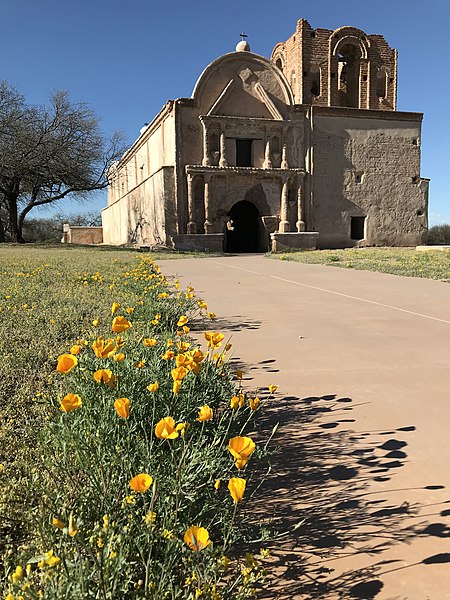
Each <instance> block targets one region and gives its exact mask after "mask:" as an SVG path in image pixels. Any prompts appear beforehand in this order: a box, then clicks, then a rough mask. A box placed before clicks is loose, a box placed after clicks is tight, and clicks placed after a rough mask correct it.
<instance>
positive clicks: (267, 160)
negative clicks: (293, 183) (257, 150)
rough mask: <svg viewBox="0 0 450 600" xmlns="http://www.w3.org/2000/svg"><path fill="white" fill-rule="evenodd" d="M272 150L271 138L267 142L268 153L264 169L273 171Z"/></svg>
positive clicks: (265, 155) (265, 156) (265, 154)
mask: <svg viewBox="0 0 450 600" xmlns="http://www.w3.org/2000/svg"><path fill="white" fill-rule="evenodd" d="M270 155H271V148H270V138H269V139H268V140H267V142H266V151H265V153H264V165H263V166H264V168H265V169H271V168H272V160H271V158H270Z"/></svg>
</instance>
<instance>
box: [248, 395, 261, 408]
mask: <svg viewBox="0 0 450 600" xmlns="http://www.w3.org/2000/svg"><path fill="white" fill-rule="evenodd" d="M248 403H249V404H250V408H251V409H252V410H256V409H257V408H258V405H259V398H258V396H255V397H254V398H249V399H248Z"/></svg>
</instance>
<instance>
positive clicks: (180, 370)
mask: <svg viewBox="0 0 450 600" xmlns="http://www.w3.org/2000/svg"><path fill="white" fill-rule="evenodd" d="M187 374H188V370H187V369H186V368H185V367H177V368H176V369H172V378H173V380H174V381H183V379H184V378H185V377H186V375H187Z"/></svg>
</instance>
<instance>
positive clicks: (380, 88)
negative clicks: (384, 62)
mask: <svg viewBox="0 0 450 600" xmlns="http://www.w3.org/2000/svg"><path fill="white" fill-rule="evenodd" d="M386 89H387V73H386V71H385V69H378V72H377V96H378V98H386Z"/></svg>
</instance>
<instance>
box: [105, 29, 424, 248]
mask: <svg viewBox="0 0 450 600" xmlns="http://www.w3.org/2000/svg"><path fill="white" fill-rule="evenodd" d="M243 37H244V36H243ZM396 96H397V52H396V50H393V49H392V48H390V47H389V46H388V44H387V42H386V41H385V39H384V38H383V36H381V35H366V34H365V33H364V32H363V31H361V30H360V29H356V28H355V27H341V28H339V29H336V30H335V31H331V30H327V29H312V27H311V26H310V24H309V23H308V22H307V21H306V20H305V19H300V20H299V21H298V23H297V28H296V30H295V32H294V34H293V35H292V36H291V37H290V38H289V39H288V40H287V41H285V42H282V43H279V44H277V45H276V46H275V48H274V50H273V52H272V56H271V58H270V60H269V59H267V58H264V57H263V56H260V55H258V54H255V53H253V52H251V51H250V47H249V44H248V43H247V42H246V41H244V40H242V41H241V42H239V43H238V45H237V47H236V51H235V52H230V53H229V54H225V55H223V56H221V57H220V58H218V59H216V60H215V61H214V62H212V63H211V64H210V65H209V66H208V67H207V68H206V69H205V70H204V72H203V73H202V74H201V76H200V78H199V80H198V81H197V83H196V85H195V88H194V91H193V94H192V97H191V98H180V99H178V100H169V101H168V102H167V103H166V105H165V106H164V107H163V108H162V110H161V111H160V112H159V114H158V115H157V116H156V117H155V118H154V119H153V121H152V122H151V123H150V124H149V125H148V126H146V127H145V128H143V129H142V130H141V134H140V136H139V138H138V139H137V140H136V141H135V143H134V144H133V145H132V146H131V148H130V149H129V150H128V151H127V152H126V153H125V155H124V156H123V157H122V159H121V160H120V161H119V162H118V163H117V164H116V165H115V166H114V167H113V168H112V169H111V171H110V173H109V179H110V185H109V188H108V206H107V208H105V209H104V210H103V212H102V221H103V241H104V243H107V244H136V245H141V246H167V247H174V248H177V249H197V250H210V251H221V250H225V251H227V252H262V251H267V250H272V251H275V252H276V251H284V250H287V249H297V248H298V249H302V248H306V249H312V248H316V247H317V248H343V247H352V246H413V245H417V244H422V243H423V242H424V241H425V239H426V233H427V209H428V183H429V181H428V180H427V179H423V178H421V176H420V144H421V123H422V116H423V115H422V114H421V113H410V112H397V111H396Z"/></svg>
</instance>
